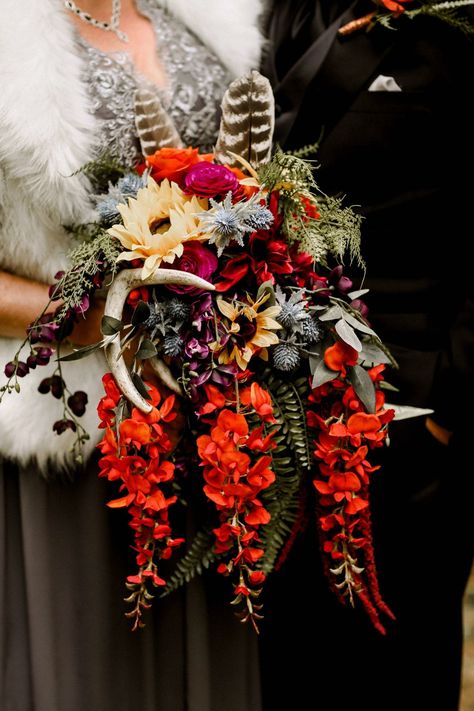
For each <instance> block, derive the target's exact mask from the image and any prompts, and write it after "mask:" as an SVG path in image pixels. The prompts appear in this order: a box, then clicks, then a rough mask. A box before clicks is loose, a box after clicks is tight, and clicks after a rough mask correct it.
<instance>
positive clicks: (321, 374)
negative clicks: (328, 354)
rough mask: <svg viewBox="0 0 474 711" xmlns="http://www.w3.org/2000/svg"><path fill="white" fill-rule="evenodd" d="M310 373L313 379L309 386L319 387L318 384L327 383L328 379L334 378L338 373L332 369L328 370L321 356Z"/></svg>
mask: <svg viewBox="0 0 474 711" xmlns="http://www.w3.org/2000/svg"><path fill="white" fill-rule="evenodd" d="M312 375H313V381H312V383H311V387H313V388H319V386H320V385H324V383H329V381H330V380H335V379H336V378H337V376H338V375H339V373H337V372H336V371H334V370H329V368H328V367H327V365H326V363H325V362H324V360H323V359H322V358H321V360H320V361H319V363H318V364H317V366H316V368H315V369H314V372H313V373H312Z"/></svg>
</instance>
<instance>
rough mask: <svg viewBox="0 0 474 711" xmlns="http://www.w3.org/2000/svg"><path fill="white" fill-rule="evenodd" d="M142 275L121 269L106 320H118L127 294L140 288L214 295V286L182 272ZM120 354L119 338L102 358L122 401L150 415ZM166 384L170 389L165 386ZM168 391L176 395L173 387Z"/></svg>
mask: <svg viewBox="0 0 474 711" xmlns="http://www.w3.org/2000/svg"><path fill="white" fill-rule="evenodd" d="M141 273H142V270H141V269H124V270H123V271H121V272H120V274H118V276H117V277H116V278H115V279H114V281H113V283H112V285H111V287H110V289H109V292H108V294H107V300H106V302H105V310H104V314H105V315H106V316H112V317H113V318H116V319H118V320H121V319H122V312H123V307H124V305H125V300H126V298H127V296H128V294H129V292H130V291H131V290H132V289H136V288H137V287H139V286H155V285H157V284H179V285H180V286H193V287H195V288H198V289H204V290H205V291H214V286H213V285H212V284H210V283H209V282H207V281H205V280H204V279H201V277H198V276H195V275H194V274H189V273H188V272H181V271H179V270H177V269H156V270H155V271H154V272H153V274H151V275H150V276H149V277H147V278H146V279H142V277H141ZM120 350H121V344H120V339H119V338H118V337H117V338H114V339H113V341H111V342H110V343H109V345H108V346H107V348H106V350H105V357H106V359H107V363H108V365H109V368H110V371H111V373H112V375H113V376H114V378H115V380H116V382H117V385H118V387H119V388H120V390H121V391H122V393H123V394H124V395H125V397H126V398H127V399H128V400H130V402H131V403H132V404H133V405H135V407H137V408H138V409H139V410H141V411H142V412H145V413H148V412H151V410H152V406H151V405H150V403H149V402H147V401H146V400H145V398H143V397H142V396H141V395H140V393H139V392H138V391H137V389H136V387H135V385H134V384H133V381H132V378H131V377H130V373H129V371H128V368H127V366H126V364H125V361H124V359H123V356H122V355H121V353H120ZM161 366H164V367H165V368H166V366H165V364H164V363H161ZM161 366H158V370H160V369H161V370H162V368H161ZM153 367H154V368H155V370H156V369H157V364H156V363H154V364H153ZM167 370H168V369H167ZM168 373H169V376H170V378H172V376H171V372H169V371H168ZM165 377H166V375H165ZM166 384H167V385H168V386H169V383H168V382H167V383H166ZM176 385H177V383H176ZM178 388H179V385H178ZM171 389H172V390H174V391H175V392H176V387H173V388H171Z"/></svg>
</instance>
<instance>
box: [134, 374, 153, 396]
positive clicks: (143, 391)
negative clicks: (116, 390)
mask: <svg viewBox="0 0 474 711" xmlns="http://www.w3.org/2000/svg"><path fill="white" fill-rule="evenodd" d="M132 381H133V384H134V385H135V387H136V389H137V390H138V392H139V393H140V395H141V396H142V397H144V398H145V400H151V397H150V393H149V392H148V389H147V387H146V385H145V383H144V382H143V380H142V379H141V378H140V376H139V375H138V373H132Z"/></svg>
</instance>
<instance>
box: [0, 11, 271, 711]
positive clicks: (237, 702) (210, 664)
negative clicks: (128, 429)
mask: <svg viewBox="0 0 474 711" xmlns="http://www.w3.org/2000/svg"><path fill="white" fill-rule="evenodd" d="M138 6H139V8H140V10H141V11H142V13H143V14H144V15H147V16H148V17H149V18H150V19H151V21H152V23H153V26H154V29H155V33H156V42H157V49H158V52H159V56H160V61H161V62H162V65H163V67H164V70H165V74H166V77H167V87H166V90H164V91H159V93H160V98H161V100H162V102H163V103H164V105H165V107H166V108H167V110H168V111H169V113H170V114H171V116H172V117H173V119H174V121H175V123H176V126H177V128H178V130H179V132H180V134H181V136H182V138H183V141H184V143H185V145H193V146H205V147H209V146H211V145H212V144H213V142H214V141H215V138H216V132H217V127H218V106H219V104H220V101H221V98H222V95H223V92H224V90H225V88H226V85H227V83H228V81H229V77H228V76H227V73H226V70H225V69H224V68H223V66H222V65H221V64H220V63H219V62H218V60H217V59H216V57H215V56H214V55H213V54H212V53H211V52H210V51H209V50H208V49H207V48H206V47H204V46H203V45H202V44H201V43H200V41H199V40H198V39H197V38H196V37H195V36H194V35H193V34H191V33H190V32H189V31H188V30H186V29H185V28H184V27H183V26H182V25H181V24H180V23H179V22H177V21H176V20H175V19H173V18H172V17H170V16H169V15H168V14H167V13H166V12H165V11H163V10H162V9H158V8H156V7H153V6H152V0H148V2H145V0H141V1H140V2H139V4H138ZM78 51H80V52H81V53H82V55H83V57H84V59H85V62H84V81H85V83H86V85H87V86H88V87H89V92H90V97H91V100H92V107H93V111H94V113H95V115H96V117H97V119H98V123H99V127H100V134H101V135H100V138H101V141H102V144H103V146H104V148H105V147H106V148H107V149H108V150H109V151H110V152H111V153H112V154H114V155H115V156H116V157H117V158H119V159H120V160H121V161H122V162H124V163H126V164H127V165H130V166H131V165H133V164H134V163H135V162H136V160H137V158H138V156H139V147H138V141H137V137H136V135H135V129H134V112H133V95H134V91H135V89H136V87H137V83H138V82H140V81H143V79H141V78H139V77H138V76H137V75H136V73H135V72H134V69H133V66H132V64H131V62H130V60H129V59H128V57H127V55H126V54H124V53H113V54H110V55H107V54H105V53H103V52H101V51H100V50H98V49H96V48H94V47H91V46H89V45H88V44H87V43H86V42H85V41H84V40H82V39H80V38H79V37H78ZM148 86H149V84H148ZM156 90H157V91H158V89H156ZM1 466H2V464H1V462H0V467H1ZM3 468H4V476H3V477H0V482H1V483H0V513H1V514H2V516H3V518H2V517H0V525H1V526H3V527H4V530H0V580H1V583H0V609H1V610H2V613H1V614H2V616H3V619H0V645H1V646H0V650H1V651H0V708H1V709H2V711H112V710H113V711H260V708H261V704H260V689H259V673H258V655H257V642H256V639H255V635H254V633H253V631H252V630H251V629H250V628H247V627H243V626H242V625H240V623H239V622H238V621H237V620H236V619H235V618H234V616H233V614H232V611H231V608H229V605H228V602H229V598H230V594H231V591H230V589H229V587H228V585H227V584H226V583H227V581H225V580H222V579H221V577H220V576H217V575H216V574H207V577H204V578H200V579H198V580H195V581H194V582H193V583H192V584H191V585H189V586H188V587H187V588H186V589H181V590H179V591H177V592H175V593H174V594H173V595H171V596H170V597H169V598H165V599H164V600H158V601H156V600H155V604H154V607H153V610H152V612H151V613H150V614H149V616H148V620H147V627H146V628H145V629H144V630H142V631H140V632H136V633H132V632H131V631H130V623H129V621H128V620H127V619H126V618H125V617H124V612H125V611H126V606H125V603H124V602H123V599H122V598H123V597H124V593H125V592H126V591H125V588H124V580H125V576H126V575H127V574H130V572H133V555H132V554H131V553H130V550H129V545H130V536H129V532H128V526H127V516H126V514H125V513H124V512H117V511H111V510H109V509H107V508H106V506H105V502H106V501H107V500H108V499H110V497H111V495H112V494H113V492H111V490H110V488H109V486H110V485H109V484H108V483H107V482H105V481H103V480H99V479H98V477H97V461H96V458H93V460H92V461H91V462H90V464H89V465H88V467H87V469H86V471H85V472H81V473H78V474H77V475H76V476H75V477H74V479H73V480H72V481H69V480H68V481H65V480H64V479H62V478H60V477H59V476H55V475H54V472H53V473H51V476H50V477H49V480H48V481H46V480H45V479H44V478H41V476H40V474H39V473H38V472H35V471H32V469H31V467H30V468H28V469H24V470H23V469H20V470H19V471H18V469H17V468H16V467H15V466H13V465H12V464H11V463H7V462H3ZM193 525H194V524H193V522H192V521H191V520H189V517H188V522H187V526H188V529H189V528H192V526H193Z"/></svg>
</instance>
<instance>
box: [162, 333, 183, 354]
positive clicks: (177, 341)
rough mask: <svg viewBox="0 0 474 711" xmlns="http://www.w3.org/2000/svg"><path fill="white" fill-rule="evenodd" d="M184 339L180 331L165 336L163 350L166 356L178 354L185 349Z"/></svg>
mask: <svg viewBox="0 0 474 711" xmlns="http://www.w3.org/2000/svg"><path fill="white" fill-rule="evenodd" d="M183 346H184V341H183V339H182V338H181V336H180V335H179V333H171V334H169V335H168V336H165V338H164V340H163V345H162V350H163V355H165V356H171V357H173V356H177V355H179V354H180V353H181V351H182V350H183Z"/></svg>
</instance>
